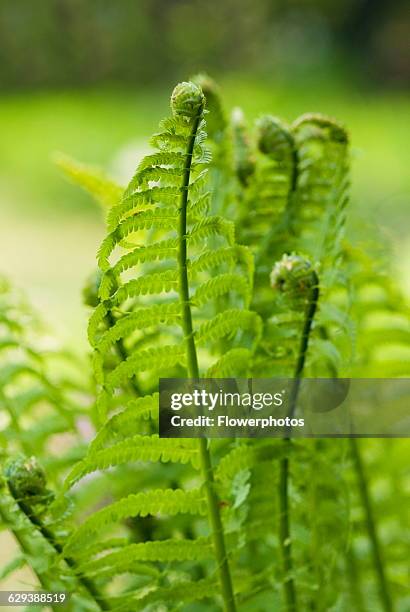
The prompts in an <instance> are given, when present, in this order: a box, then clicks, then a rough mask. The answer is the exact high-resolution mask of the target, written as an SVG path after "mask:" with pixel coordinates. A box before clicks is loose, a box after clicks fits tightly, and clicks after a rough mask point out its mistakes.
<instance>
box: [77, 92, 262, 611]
mask: <svg viewBox="0 0 410 612" xmlns="http://www.w3.org/2000/svg"><path fill="white" fill-rule="evenodd" d="M171 109H172V116H171V117H170V118H169V119H166V120H164V121H163V122H162V123H161V126H160V129H161V131H160V132H159V133H158V134H156V135H155V136H154V137H153V139H152V142H153V144H154V146H156V147H157V149H158V151H157V152H156V153H154V154H152V155H150V156H148V157H146V158H144V159H143V160H142V161H141V162H140V164H139V166H138V168H137V171H136V173H135V175H134V177H133V178H132V180H131V182H130V184H129V186H128V187H127V189H126V190H125V193H124V196H123V198H122V200H121V202H120V203H119V204H118V205H116V206H114V207H113V208H111V210H110V212H109V215H108V234H107V237H106V238H105V239H104V241H103V243H102V245H101V248H100V250H99V266H100V269H101V271H102V276H101V283H100V289H99V297H100V303H99V304H98V306H97V307H96V309H95V311H94V313H93V315H92V317H91V319H90V325H89V337H90V341H91V344H92V345H93V347H94V357H93V360H94V369H95V374H96V378H97V380H98V382H99V384H100V386H101V389H100V392H99V395H98V398H97V403H96V407H97V413H98V418H99V422H100V424H101V427H100V429H99V431H98V434H97V437H96V438H95V440H94V441H93V443H92V444H91V446H90V450H89V452H88V453H87V456H86V457H85V459H84V460H83V461H82V462H81V463H80V464H78V465H77V466H76V467H75V468H74V470H73V471H72V472H71V473H70V474H69V476H68V479H67V486H73V485H74V484H75V483H76V482H77V481H78V480H79V479H80V478H82V477H84V476H85V475H86V474H88V473H90V472H93V471H95V470H99V469H104V468H107V467H109V466H117V465H120V464H123V463H125V462H129V461H138V460H139V461H158V460H162V461H163V462H176V463H182V464H186V463H190V464H191V465H192V466H193V467H194V468H195V469H199V470H200V481H201V483H202V484H201V486H199V487H198V488H194V489H190V490H187V489H185V488H181V487H178V488H166V489H154V490H147V491H141V492H133V491H130V492H129V494H128V495H127V496H125V497H124V498H122V499H119V500H118V501H115V502H114V503H113V504H112V505H109V506H107V507H105V508H103V509H101V510H99V511H98V512H96V513H95V514H93V515H91V516H90V517H88V518H87V520H86V521H85V522H84V523H83V524H82V525H81V526H80V527H79V529H78V530H77V531H76V532H74V533H73V534H72V536H71V537H70V538H69V540H68V542H67V543H66V550H69V551H73V553H75V551H76V549H78V548H79V547H80V546H82V544H83V542H84V537H86V536H87V535H88V534H91V533H93V534H96V533H101V532H103V531H105V530H106V529H107V526H109V525H111V524H113V523H115V522H116V521H118V520H119V519H125V518H127V517H133V516H134V517H135V516H146V515H147V514H150V515H153V514H156V513H157V512H161V513H162V514H164V515H170V516H173V515H176V514H179V513H191V514H194V515H199V516H200V515H201V514H203V513H206V514H207V516H208V519H209V524H210V530H211V534H212V547H211V548H212V553H211V554H213V555H214V557H215V562H216V567H217V568H218V571H219V578H220V592H221V596H222V598H223V601H224V606H225V608H226V609H227V610H234V609H235V602H234V589H233V586H232V579H231V570H230V567H229V555H228V553H227V549H226V543H225V535H224V528H223V524H222V518H221V510H220V505H219V501H218V497H217V492H216V488H215V479H214V472H213V467H212V460H211V454H210V447H209V443H208V441H207V440H205V439H200V440H199V441H191V440H185V441H184V440H181V441H175V440H173V441H170V440H161V439H159V438H158V436H157V435H156V434H151V433H150V431H149V426H148V425H147V424H146V423H145V424H144V421H145V422H147V421H151V423H152V422H153V423H156V422H157V413H156V411H157V403H158V397H157V394H156V393H155V389H156V386H157V381H158V374H159V372H160V373H161V375H162V376H167V375H168V376H172V375H176V374H181V373H182V374H183V373H185V372H186V374H187V375H188V376H190V377H192V378H199V377H200V376H201V375H204V374H207V375H213V376H226V375H229V374H231V373H233V372H237V371H238V369H241V370H242V371H244V372H246V370H247V363H248V361H249V358H250V356H251V353H252V347H253V346H254V343H255V341H257V339H258V335H259V329H260V323H259V320H258V317H257V315H256V314H254V313H252V312H251V311H249V310H248V309H247V307H248V304H249V302H250V298H251V282H252V260H251V257H250V254H249V252H248V251H247V249H246V248H245V247H240V246H238V245H237V244H236V243H235V241H234V230H233V226H232V224H231V223H230V222H228V221H227V220H225V219H223V218H222V217H219V216H207V215H206V214H205V211H206V209H207V206H208V203H209V196H210V194H209V192H207V191H206V190H205V188H204V185H205V178H206V172H207V165H208V164H209V160H210V156H209V153H208V151H207V149H206V148H205V147H204V140H205V132H204V129H205V120H204V115H205V99H204V97H203V94H202V92H201V90H200V88H199V87H198V86H196V85H195V84H193V83H182V84H181V85H179V86H177V87H176V88H175V90H174V92H173V94H172V97H171ZM117 246H122V247H123V249H124V250H125V252H124V251H123V252H122V253H120V255H119V256H118V257H117V258H116V259H115V260H114V259H113V253H114V251H115V249H116V247H117ZM147 295H149V296H150V300H149V302H148V301H147V298H146V296H147ZM221 296H225V297H227V298H229V300H230V303H229V304H227V307H226V308H225V309H224V310H223V311H220V312H218V314H216V315H215V316H211V317H210V315H212V314H213V301H214V300H215V299H217V298H220V297H221ZM154 297H155V302H154V300H153V298H154ZM107 321H109V325H108V326H107ZM221 337H224V338H225V339H226V344H225V347H226V351H225V353H224V354H223V355H219V356H218V353H217V345H218V341H219V340H220V338H221ZM119 342H121V343H122V347H123V354H122V358H121V359H119V360H117V361H116V362H114V365H113V361H112V357H113V350H114V348H115V346H116V345H118V343H119ZM228 344H230V345H231V346H230V347H229V348H228V346H227V345H228ZM200 364H201V365H200ZM200 368H201V369H200ZM130 382H131V383H132V384H129V383H130ZM117 394H119V395H118V397H117ZM119 408H121V410H120V411H118V409H119ZM108 545H109V543H108ZM202 548H203V553H205V554H206V555H209V554H210V550H209V544H208V541H207V540H206V539H203V538H202V539H199V540H196V539H194V540H192V539H183V540H174V539H172V538H171V539H167V540H165V541H159V542H152V543H150V542H146V543H141V544H137V545H133V544H128V545H126V546H124V547H123V548H122V549H121V550H119V551H118V552H117V553H115V554H114V553H113V554H111V555H107V556H106V557H105V558H104V559H105V562H106V564H109V563H111V564H112V563H113V561H114V560H116V563H117V564H118V566H119V570H120V569H121V565H122V564H123V563H127V564H129V562H130V560H132V561H133V562H136V561H145V560H149V561H151V562H154V561H157V562H161V561H163V560H165V559H166V560H167V561H173V560H174V561H184V560H189V559H192V558H193V557H196V556H197V555H198V556H201V554H203V553H201V550H202ZM82 554H84V551H82ZM111 557H112V560H111ZM104 559H103V560H100V562H95V563H97V565H95V563H94V566H95V568H96V567H97V566H99V567H102V566H103V564H104ZM89 566H90V568H91V567H92V566H93V564H92V563H91V564H89ZM127 566H128V565H127ZM95 568H94V571H95ZM112 569H114V567H112ZM130 569H131V567H130ZM139 569H140V566H139V565H138V564H137V567H136V571H137V573H138V571H139ZM154 576H155V573H154ZM204 580H206V579H204ZM204 584H208V582H206V583H204ZM158 587H159V585H158V583H157V580H156V579H154V581H153V585H152V587H151V588H152V593H151V594H149V595H146V597H145V599H144V601H145V602H148V601H149V600H150V599H152V600H155V599H156V598H157V597H159V595H158V594H157V593H156V591H157V590H158ZM180 589H181V588H180ZM184 589H186V590H187V594H189V596H190V597H192V596H194V595H195V594H196V595H198V597H201V596H206V595H208V591H207V589H205V588H202V589H201V588H198V586H195V585H194V584H193V583H192V585H191V586H190V587H189V589H188V588H187V587H186V586H185V587H184ZM171 591H172V589H171ZM160 592H161V591H160ZM131 600H133V598H131ZM132 605H136V603H135V602H134V603H132V604H130V606H132ZM144 605H147V604H144Z"/></svg>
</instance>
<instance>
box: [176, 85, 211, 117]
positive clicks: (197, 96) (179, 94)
mask: <svg viewBox="0 0 410 612" xmlns="http://www.w3.org/2000/svg"><path fill="white" fill-rule="evenodd" d="M204 103H205V97H204V94H203V93H202V89H201V88H200V87H199V86H198V85H195V83H191V82H183V83H178V85H177V86H176V87H175V89H174V91H173V92H172V95H171V108H172V111H173V112H174V113H175V114H176V115H186V116H187V117H192V116H194V115H196V114H197V112H198V109H199V108H200V107H201V106H203V105H204Z"/></svg>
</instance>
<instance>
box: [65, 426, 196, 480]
mask: <svg viewBox="0 0 410 612" xmlns="http://www.w3.org/2000/svg"><path fill="white" fill-rule="evenodd" d="M194 442H195V441H194ZM134 461H145V462H148V461H149V462H157V461H161V462H162V463H168V462H170V463H182V464H185V463H191V464H192V465H193V466H194V467H195V468H198V467H199V454H198V448H197V445H196V444H193V443H192V442H191V441H190V440H188V441H183V440H180V441H179V442H178V443H175V441H174V440H171V439H160V438H158V437H157V436H156V435H151V436H140V435H135V436H129V437H127V439H126V440H123V441H121V442H118V443H116V444H113V445H112V446H109V447H107V448H103V449H101V450H95V449H92V450H91V452H90V453H89V454H88V456H87V457H86V458H85V459H84V460H83V461H82V462H81V463H78V464H77V465H76V466H75V467H74V468H73V470H72V471H71V472H70V474H69V475H68V476H67V478H66V481H65V486H66V488H70V487H72V486H73V485H74V484H75V483H76V482H78V481H79V480H81V478H84V476H86V475H87V474H91V473H92V472H96V471H99V470H106V469H107V468H110V467H114V466H117V465H121V464H122V463H127V464H128V463H131V462H134Z"/></svg>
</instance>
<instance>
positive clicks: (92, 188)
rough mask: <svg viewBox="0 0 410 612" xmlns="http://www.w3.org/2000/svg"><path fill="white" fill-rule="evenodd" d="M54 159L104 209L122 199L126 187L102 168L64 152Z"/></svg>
mask: <svg viewBox="0 0 410 612" xmlns="http://www.w3.org/2000/svg"><path fill="white" fill-rule="evenodd" d="M54 161H55V162H56V164H57V166H58V167H59V168H60V169H61V170H62V171H63V172H64V174H65V175H66V176H67V177H68V178H69V179H70V180H71V181H73V183H76V184H77V185H79V186H80V187H82V188H83V189H84V190H85V191H87V192H88V193H89V194H90V195H91V196H92V197H93V198H95V200H96V201H97V202H98V203H99V204H101V205H102V207H103V208H104V209H107V208H111V207H112V206H114V205H116V204H117V203H118V202H119V201H120V200H121V197H122V193H123V191H124V188H123V187H122V186H121V185H119V184H118V183H116V182H115V181H113V180H112V179H111V178H108V177H107V176H106V175H105V174H104V173H103V172H102V171H101V170H100V168H97V167H95V166H90V165H87V164H83V163H80V162H78V161H76V160H75V159H73V158H72V157H69V156H68V155H63V154H62V153H58V154H56V155H55V156H54Z"/></svg>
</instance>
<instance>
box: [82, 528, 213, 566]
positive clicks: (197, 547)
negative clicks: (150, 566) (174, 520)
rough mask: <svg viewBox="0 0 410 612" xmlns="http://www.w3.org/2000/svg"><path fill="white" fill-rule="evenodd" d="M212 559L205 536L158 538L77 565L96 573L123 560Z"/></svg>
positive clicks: (209, 542)
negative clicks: (187, 538)
mask: <svg viewBox="0 0 410 612" xmlns="http://www.w3.org/2000/svg"><path fill="white" fill-rule="evenodd" d="M204 559H212V543H211V540H210V539H209V538H207V537H199V538H197V539H196V540H182V539H180V540H177V539H170V540H158V541H155V542H138V543H136V544H129V545H128V546H124V547H123V548H122V549H121V550H119V551H114V552H111V553H108V554H106V555H104V556H103V557H101V558H98V559H93V560H91V561H88V562H86V563H84V564H82V565H80V566H79V568H78V569H79V571H80V572H83V573H87V574H90V573H97V572H99V570H100V569H104V568H106V567H110V566H111V567H116V566H117V564H118V565H121V563H122V562H124V560H128V561H130V562H135V561H150V562H161V563H168V562H170V561H201V560H204Z"/></svg>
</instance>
